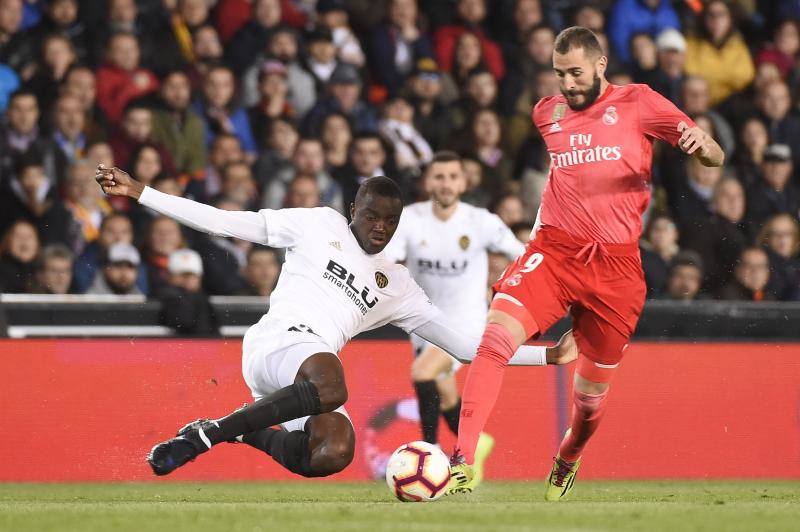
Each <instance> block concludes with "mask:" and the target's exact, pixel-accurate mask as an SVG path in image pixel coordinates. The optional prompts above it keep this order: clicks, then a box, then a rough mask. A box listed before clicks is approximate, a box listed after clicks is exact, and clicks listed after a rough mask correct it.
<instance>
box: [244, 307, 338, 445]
mask: <svg viewBox="0 0 800 532" xmlns="http://www.w3.org/2000/svg"><path fill="white" fill-rule="evenodd" d="M263 321H264V320H263V319H262V320H261V321H260V322H259V323H257V324H256V325H254V326H253V327H251V328H250V329H248V331H247V333H246V334H245V337H244V341H243V342H242V376H243V377H244V382H245V383H246V384H247V386H248V387H249V388H250V393H251V394H252V395H253V398H254V399H256V400H258V399H261V398H262V397H266V396H267V395H269V394H271V393H273V392H276V391H278V390H280V389H281V388H285V387H287V386H291V385H292V384H294V381H295V378H296V377H297V372H298V371H299V370H300V366H302V365H303V362H305V361H306V360H307V359H308V358H309V357H311V356H312V355H315V354H317V353H333V350H332V349H331V348H330V346H328V344H326V343H324V342H323V341H322V339H321V338H319V337H318V336H316V335H312V334H309V333H304V332H292V331H288V330H281V329H283V326H282V325H280V324H269V323H262V322H263ZM251 331H253V333H252V334H251ZM281 344H283V345H281ZM333 354H335V353H333ZM334 412H339V413H341V414H342V415H344V416H345V417H346V418H347V419H348V420H349V419H350V416H349V415H348V414H347V411H346V410H345V409H344V406H340V407H339V408H337V409H336V410H334ZM309 417H310V416H304V417H301V418H297V419H292V420H290V421H286V422H284V423H281V427H282V428H283V430H286V431H294V430H305V426H306V421H308V418H309Z"/></svg>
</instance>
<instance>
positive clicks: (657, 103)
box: [637, 85, 695, 146]
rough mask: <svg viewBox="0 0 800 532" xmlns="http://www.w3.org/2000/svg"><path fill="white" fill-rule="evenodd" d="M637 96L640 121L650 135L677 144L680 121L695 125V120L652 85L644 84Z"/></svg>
mask: <svg viewBox="0 0 800 532" xmlns="http://www.w3.org/2000/svg"><path fill="white" fill-rule="evenodd" d="M637 98H638V105H639V123H640V125H641V128H642V132H643V133H644V134H645V135H647V136H649V137H653V138H657V139H660V140H663V141H666V142H669V143H670V144H672V145H673V146H675V145H677V144H678V140H679V139H680V138H681V132H680V131H679V125H680V123H681V122H684V123H686V125H687V126H689V127H694V126H695V123H694V121H693V120H692V119H691V118H689V117H688V116H686V114H685V113H684V112H683V111H681V110H680V109H678V108H677V107H675V104H673V103H672V102H671V101H669V100H668V99H666V98H664V97H663V96H662V95H660V94H659V93H657V92H656V91H654V90H653V89H651V88H650V87H647V86H644V85H643V86H642V90H641V92H639V94H638V95H637Z"/></svg>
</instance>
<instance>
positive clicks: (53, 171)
mask: <svg viewBox="0 0 800 532" xmlns="http://www.w3.org/2000/svg"><path fill="white" fill-rule="evenodd" d="M85 129H86V115H85V114H84V112H83V109H82V107H81V103H80V101H79V100H78V99H77V98H75V97H73V96H69V95H62V96H59V97H58V99H57V100H56V101H55V105H54V107H53V127H52V130H51V131H52V133H51V134H50V138H49V140H48V141H47V143H46V144H44V148H43V155H44V164H45V168H46V169H47V174H48V176H50V177H55V179H56V182H57V183H62V182H63V181H64V179H65V178H66V172H67V168H68V167H69V166H70V165H71V164H73V163H75V162H76V161H78V160H79V159H82V158H83V156H84V154H85V150H86V146H87V145H88V144H89V139H88V138H87V136H86V132H85Z"/></svg>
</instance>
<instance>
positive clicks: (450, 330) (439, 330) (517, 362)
mask: <svg viewBox="0 0 800 532" xmlns="http://www.w3.org/2000/svg"><path fill="white" fill-rule="evenodd" d="M412 332H413V333H414V334H416V335H417V336H419V337H420V338H423V339H424V340H427V341H428V342H431V343H432V344H434V345H437V346H439V347H441V348H442V349H444V350H445V351H447V352H448V353H450V354H451V355H453V356H454V357H455V358H456V359H458V360H459V361H460V362H463V363H464V364H469V363H470V362H472V359H474V358H475V355H476V354H477V352H478V345H479V344H480V341H481V339H480V337H479V336H475V335H474V333H472V332H466V331H463V330H460V329H459V327H458V325H456V324H454V323H452V321H450V320H448V319H447V318H446V317H445V316H444V315H443V314H439V315H438V316H436V317H435V318H434V319H432V320H431V321H429V322H427V323H424V324H423V325H421V326H419V327H417V328H416V329H414V330H413V331H412ZM576 358H578V349H577V347H576V346H575V341H574V340H573V338H572V331H568V332H567V333H566V334H564V336H562V337H561V340H560V341H559V342H558V344H557V345H556V346H554V347H541V346H533V345H521V346H519V347H518V348H517V351H516V352H515V353H514V356H513V357H511V360H510V361H509V362H508V365H509V366H544V365H546V364H554V365H558V364H568V363H570V362H572V361H573V360H575V359H576Z"/></svg>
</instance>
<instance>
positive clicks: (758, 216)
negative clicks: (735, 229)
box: [746, 144, 800, 233]
mask: <svg viewBox="0 0 800 532" xmlns="http://www.w3.org/2000/svg"><path fill="white" fill-rule="evenodd" d="M792 167H793V164H792V151H791V149H790V148H789V146H787V145H785V144H772V145H770V146H769V147H768V148H767V149H766V151H765V152H764V159H763V161H762V163H761V176H762V179H761V180H760V181H759V182H757V183H756V184H754V185H753V186H752V187H750V189H748V191H747V215H746V218H747V221H748V223H749V224H750V228H751V230H752V231H753V233H756V232H758V230H759V228H760V227H761V224H762V223H764V220H766V219H767V218H769V217H770V216H772V215H774V214H781V213H787V214H791V215H792V216H794V217H797V216H798V213H800V197H798V193H797V189H796V188H795V185H794V184H793V183H792V182H791V178H792Z"/></svg>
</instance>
